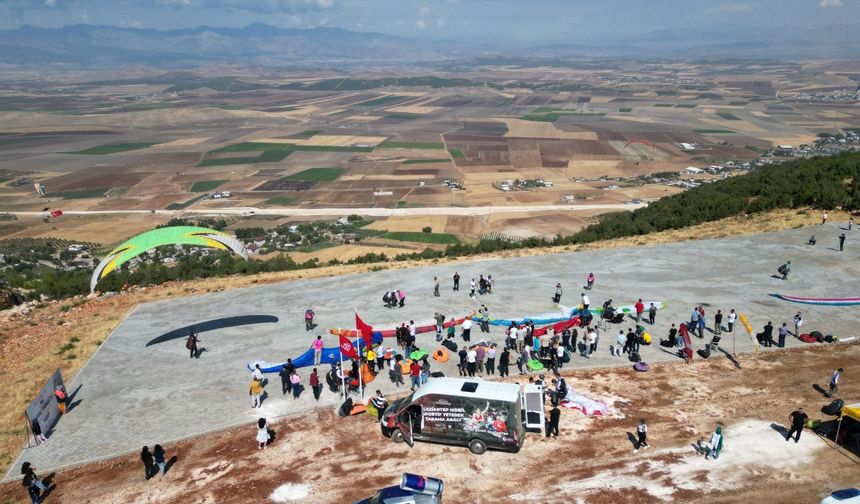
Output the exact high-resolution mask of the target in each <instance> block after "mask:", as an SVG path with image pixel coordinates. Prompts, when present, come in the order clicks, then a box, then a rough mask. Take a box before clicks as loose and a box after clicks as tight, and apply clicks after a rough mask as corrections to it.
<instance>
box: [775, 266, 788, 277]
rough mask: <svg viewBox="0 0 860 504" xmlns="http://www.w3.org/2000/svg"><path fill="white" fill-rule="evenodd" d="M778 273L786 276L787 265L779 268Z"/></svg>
mask: <svg viewBox="0 0 860 504" xmlns="http://www.w3.org/2000/svg"><path fill="white" fill-rule="evenodd" d="M776 271H777V273H779V274H780V275H785V272H786V268H785V264H783V265H782V266H780V267H779V268H777V270H776Z"/></svg>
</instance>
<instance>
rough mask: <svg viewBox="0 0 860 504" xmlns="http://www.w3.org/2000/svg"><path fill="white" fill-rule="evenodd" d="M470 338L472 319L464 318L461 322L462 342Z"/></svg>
mask: <svg viewBox="0 0 860 504" xmlns="http://www.w3.org/2000/svg"><path fill="white" fill-rule="evenodd" d="M471 338H472V319H470V318H466V320H464V321H463V341H466V342H468V341H469V340H470V339H471Z"/></svg>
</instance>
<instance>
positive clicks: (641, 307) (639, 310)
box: [633, 298, 645, 324]
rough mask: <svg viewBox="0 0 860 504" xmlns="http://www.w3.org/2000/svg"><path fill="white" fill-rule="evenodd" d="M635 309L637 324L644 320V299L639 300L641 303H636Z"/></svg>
mask: <svg viewBox="0 0 860 504" xmlns="http://www.w3.org/2000/svg"><path fill="white" fill-rule="evenodd" d="M633 309H634V310H636V323H637V324H638V323H639V321H641V320H642V313H643V312H645V305H644V304H642V298H639V301H636V304H635V305H633Z"/></svg>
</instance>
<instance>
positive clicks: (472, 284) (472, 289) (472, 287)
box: [469, 278, 478, 298]
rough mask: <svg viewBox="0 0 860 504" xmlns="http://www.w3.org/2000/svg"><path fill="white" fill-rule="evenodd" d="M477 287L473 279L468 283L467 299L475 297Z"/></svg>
mask: <svg viewBox="0 0 860 504" xmlns="http://www.w3.org/2000/svg"><path fill="white" fill-rule="evenodd" d="M477 287H478V284H476V283H475V279H474V278H473V279H472V281H471V282H469V297H470V298H474V297H475V289H476V288H477Z"/></svg>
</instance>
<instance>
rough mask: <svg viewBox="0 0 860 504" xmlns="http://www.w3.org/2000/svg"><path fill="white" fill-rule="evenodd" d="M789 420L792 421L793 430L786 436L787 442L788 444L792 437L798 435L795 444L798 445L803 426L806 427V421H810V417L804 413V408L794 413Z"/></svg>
mask: <svg viewBox="0 0 860 504" xmlns="http://www.w3.org/2000/svg"><path fill="white" fill-rule="evenodd" d="M788 418H789V419H790V420H791V429H789V430H788V434H787V435H786V436H785V441H786V442H788V440H789V439H791V435H792V434H795V433H797V435H796V436H795V437H794V442H795V443H797V442H798V441H800V433H801V432H803V426H805V425H806V421H807V420H809V417H808V416H806V413H804V412H803V408H798V409H797V411H793V412H792V413H791V415H789V416H788Z"/></svg>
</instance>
